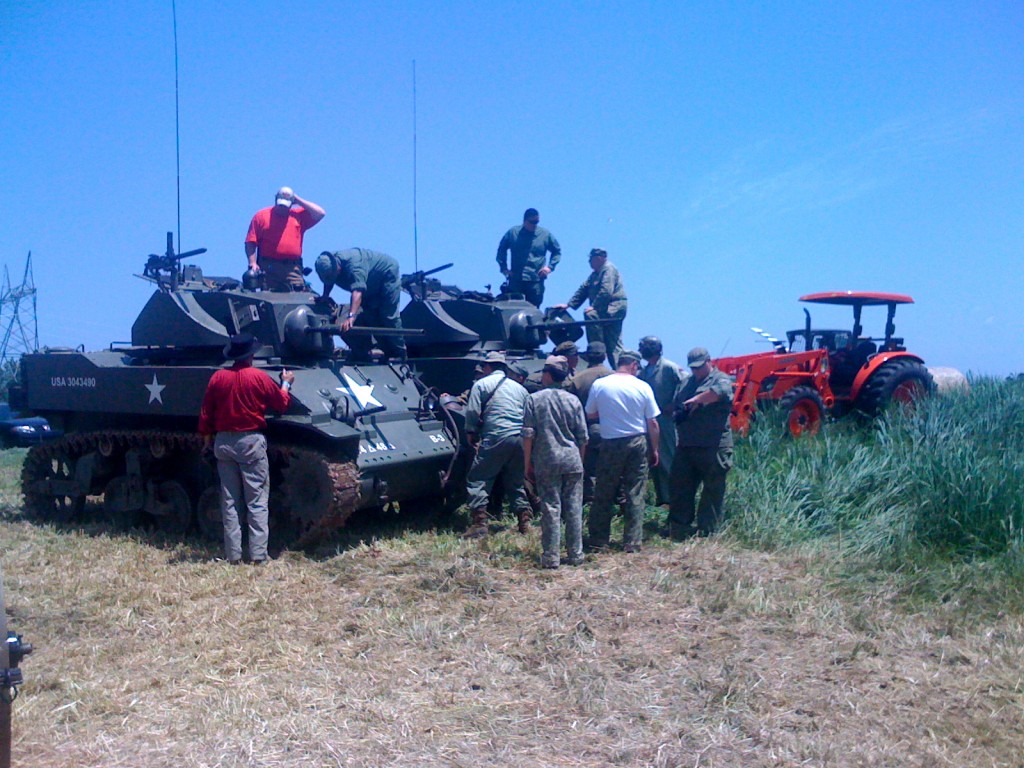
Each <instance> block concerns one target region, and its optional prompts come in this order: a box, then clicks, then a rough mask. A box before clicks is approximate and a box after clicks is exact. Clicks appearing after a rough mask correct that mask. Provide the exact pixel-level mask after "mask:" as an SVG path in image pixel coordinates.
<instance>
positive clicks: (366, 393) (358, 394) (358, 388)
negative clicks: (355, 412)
mask: <svg viewBox="0 0 1024 768" xmlns="http://www.w3.org/2000/svg"><path fill="white" fill-rule="evenodd" d="M341 376H342V378H343V379H344V380H345V386H344V387H337V388H336V389H337V390H338V391H339V392H342V393H344V394H348V395H351V396H352V397H353V398H354V399H355V401H356V402H357V403H359V407H360V408H364V409H365V408H369V407H370V406H374V407H380V406H381V405H382V403H381V402H380V401H378V400H377V398H375V397H374V396H373V384H356V383H355V382H354V381H352V379H351V378H350V377H349V375H348V374H347V373H343V374H341Z"/></svg>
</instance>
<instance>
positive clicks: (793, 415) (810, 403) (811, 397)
mask: <svg viewBox="0 0 1024 768" xmlns="http://www.w3.org/2000/svg"><path fill="white" fill-rule="evenodd" d="M779 410H780V411H781V413H782V418H783V423H784V424H785V425H786V431H787V432H789V434H791V435H792V436H793V437H800V436H801V435H816V434H818V431H819V430H820V429H821V425H822V422H824V420H825V403H824V402H823V401H822V399H821V395H819V394H818V390H816V389H815V388H814V387H793V388H792V389H791V390H789V391H788V392H786V394H784V395H783V396H782V398H781V399H780V400H779Z"/></svg>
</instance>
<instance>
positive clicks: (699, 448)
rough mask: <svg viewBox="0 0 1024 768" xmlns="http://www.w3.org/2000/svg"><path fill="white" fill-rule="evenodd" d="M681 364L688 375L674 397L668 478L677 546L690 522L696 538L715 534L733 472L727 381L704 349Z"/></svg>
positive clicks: (670, 521)
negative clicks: (673, 447)
mask: <svg viewBox="0 0 1024 768" xmlns="http://www.w3.org/2000/svg"><path fill="white" fill-rule="evenodd" d="M686 361H687V363H688V364H689V366H690V372H691V373H692V374H693V375H692V376H690V377H689V378H688V379H687V380H686V381H684V382H683V384H682V386H680V387H679V389H678V391H677V392H676V396H675V422H676V433H677V435H678V443H677V446H676V457H675V460H674V461H673V462H672V471H671V473H670V488H671V496H670V502H669V513H668V533H669V536H671V537H672V538H673V539H675V540H676V541H682V540H683V539H686V538H688V537H689V536H692V535H693V534H694V529H693V521H694V517H696V518H697V530H696V533H698V534H699V535H702V536H707V535H709V534H711V533H712V532H713V531H714V530H715V528H716V527H717V525H718V523H719V521H720V520H721V517H722V507H723V503H724V500H725V476H726V474H727V473H728V472H729V470H730V469H731V468H732V432H731V431H730V429H729V412H730V411H731V410H732V397H733V386H732V379H730V378H729V377H728V376H727V375H726V374H724V373H722V372H721V371H720V370H718V369H717V368H715V367H714V366H713V365H711V355H709V354H708V351H707V350H706V349H704V348H703V347H694V348H693V349H691V350H690V352H689V354H688V355H687V356H686ZM702 485H703V490H701V494H700V506H699V507H697V505H696V498H697V490H698V489H699V488H700V487H701V486H702Z"/></svg>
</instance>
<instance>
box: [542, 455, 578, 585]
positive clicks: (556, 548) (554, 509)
mask: <svg viewBox="0 0 1024 768" xmlns="http://www.w3.org/2000/svg"><path fill="white" fill-rule="evenodd" d="M535 485H536V488H537V496H538V497H539V498H540V508H541V518H540V525H541V533H540V543H541V550H542V554H541V556H540V562H541V565H543V566H547V567H553V566H557V565H558V561H559V553H560V552H561V551H562V543H561V535H562V524H563V523H564V524H565V553H566V555H567V557H568V559H569V561H570V562H571V561H574V560H576V561H578V560H579V559H580V558H582V557H583V473H582V472H566V473H565V474H561V475H546V474H544V475H542V474H538V475H537V476H536V483H535Z"/></svg>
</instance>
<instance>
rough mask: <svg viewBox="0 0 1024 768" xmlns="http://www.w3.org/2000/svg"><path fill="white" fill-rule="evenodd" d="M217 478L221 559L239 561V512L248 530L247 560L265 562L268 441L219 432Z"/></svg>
mask: <svg viewBox="0 0 1024 768" xmlns="http://www.w3.org/2000/svg"><path fill="white" fill-rule="evenodd" d="M213 455H214V456H216V457H217V474H218V476H219V477H220V504H221V506H220V509H221V519H222V520H223V522H224V556H225V557H226V558H227V559H228V560H241V559H242V529H241V526H240V525H239V522H238V519H239V511H240V510H245V513H246V514H245V518H246V522H247V524H248V528H249V559H250V560H254V561H255V560H266V559H267V539H268V538H269V531H270V528H269V518H270V509H269V507H268V502H269V500H270V462H269V461H268V460H267V438H265V437H264V436H263V435H262V434H260V433H259V432H218V433H217V438H216V440H215V441H214V444H213Z"/></svg>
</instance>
